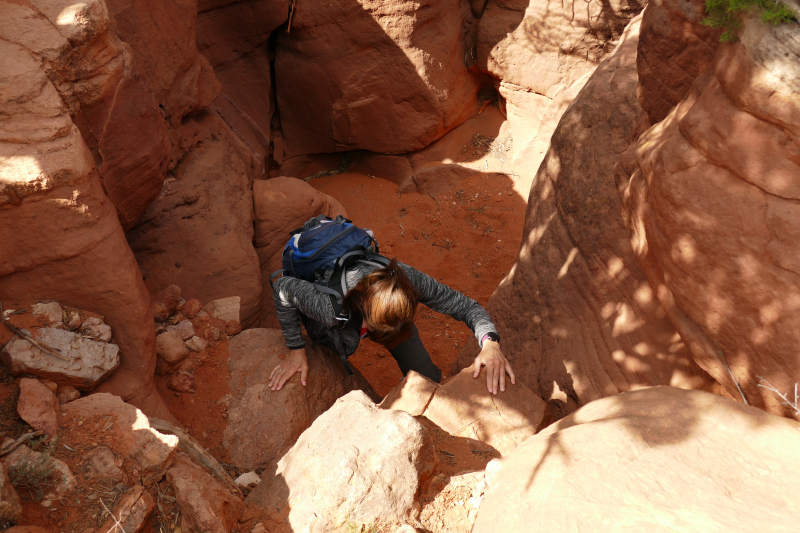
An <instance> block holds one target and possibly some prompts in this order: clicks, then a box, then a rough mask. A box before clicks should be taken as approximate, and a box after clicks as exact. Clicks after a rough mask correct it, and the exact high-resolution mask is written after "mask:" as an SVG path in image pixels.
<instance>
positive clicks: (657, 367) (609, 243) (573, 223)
mask: <svg viewBox="0 0 800 533" xmlns="http://www.w3.org/2000/svg"><path fill="white" fill-rule="evenodd" d="M639 20H640V19H638V18H637V19H635V20H634V21H633V22H632V23H631V25H630V26H629V27H628V29H627V30H626V33H625V35H624V36H623V39H622V41H621V42H620V44H619V46H618V47H617V49H616V50H615V51H614V53H613V54H612V55H611V56H610V57H609V58H608V59H606V60H605V61H604V62H603V63H602V64H601V65H600V66H599V67H598V68H597V70H596V71H595V72H594V74H593V75H592V77H591V79H590V80H589V81H588V83H587V84H586V86H585V87H584V88H583V90H582V91H581V93H580V95H579V96H578V98H577V99H576V100H575V101H574V102H573V103H572V104H571V106H570V107H569V109H568V110H567V111H566V112H565V113H564V116H563V117H562V119H561V122H560V124H559V126H558V129H557V130H556V132H555V134H554V135H553V139H552V143H551V146H550V150H549V151H548V154H547V157H546V158H545V161H544V162H543V163H542V166H541V167H540V169H539V172H538V174H537V176H536V179H535V181H534V187H533V188H532V189H531V193H530V197H529V199H528V213H527V216H526V220H525V227H524V230H523V237H522V246H521V248H520V251H519V256H518V258H517V262H516V264H515V265H514V267H513V269H512V270H511V273H510V274H509V275H508V276H507V277H506V278H505V279H504V280H503V281H502V282H501V284H500V286H499V287H498V289H497V291H496V292H495V294H494V295H493V296H492V298H491V299H490V301H489V306H488V307H489V311H490V313H491V315H492V317H493V319H494V320H495V323H496V325H497V327H498V328H499V330H500V336H501V338H502V345H503V352H504V353H505V355H506V357H508V358H509V360H510V361H511V363H512V365H513V366H514V371H515V373H516V375H517V378H518V379H519V380H520V381H521V382H523V383H524V384H525V385H527V386H528V387H529V388H530V389H531V390H532V391H533V392H534V393H535V394H537V395H538V396H540V397H541V398H543V399H544V400H545V401H547V402H548V403H549V404H550V408H551V410H552V413H553V416H554V417H555V418H556V419H558V418H561V417H563V416H564V415H566V414H568V413H569V412H571V411H573V410H575V408H576V407H577V406H579V405H583V404H585V403H588V402H590V401H592V400H596V399H598V398H602V397H605V396H608V395H610V394H615V393H618V392H623V391H627V390H630V389H631V388H635V387H640V386H642V385H658V384H669V385H674V386H680V387H684V388H700V387H703V386H707V384H708V383H709V382H710V381H711V380H710V379H709V378H708V376H707V375H705V373H704V372H703V371H702V370H701V369H700V368H699V367H698V366H697V365H696V364H695V363H694V361H693V360H692V358H691V356H690V354H689V352H688V350H687V349H686V347H685V346H684V345H683V343H682V342H681V341H680V338H679V337H678V336H677V335H676V331H675V328H674V327H673V326H672V325H671V324H670V322H669V320H668V319H667V317H666V316H665V313H664V310H663V309H662V308H661V306H660V305H659V303H658V300H657V298H656V296H655V294H654V291H653V289H651V287H650V285H649V283H648V281H647V278H646V277H645V275H644V273H643V272H642V271H641V269H640V268H639V264H638V261H637V259H636V256H635V254H634V253H633V249H632V247H631V244H630V238H629V236H628V235H629V234H628V229H627V228H626V226H625V222H624V219H623V217H622V206H621V201H620V198H619V193H618V191H617V188H616V184H615V181H614V173H613V169H614V165H615V163H616V162H617V159H618V157H619V154H620V153H621V152H623V151H624V150H625V149H626V148H627V146H628V144H629V143H630V142H631V140H632V137H633V135H634V124H635V122H636V120H637V118H638V116H639V114H640V113H641V108H640V106H639V102H638V100H637V98H636V89H637V85H638V76H637V73H636V50H637V41H638V30H639ZM610 110H613V113H612V112H611V111H610ZM476 348H477V343H475V346H474V347H473V349H472V351H469V350H467V351H465V353H463V354H462V355H461V356H460V357H459V361H458V366H460V367H461V368H463V367H466V366H467V365H469V364H471V362H472V359H473V357H474V355H475V353H476Z"/></svg>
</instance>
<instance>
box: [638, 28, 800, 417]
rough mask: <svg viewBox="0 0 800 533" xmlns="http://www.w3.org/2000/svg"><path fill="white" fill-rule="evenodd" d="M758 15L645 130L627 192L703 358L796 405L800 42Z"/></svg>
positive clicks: (649, 261) (720, 373) (778, 408)
mask: <svg viewBox="0 0 800 533" xmlns="http://www.w3.org/2000/svg"><path fill="white" fill-rule="evenodd" d="M796 35H797V26H796V24H789V25H781V26H777V27H767V26H765V25H764V24H762V23H760V22H758V21H755V20H751V21H749V22H748V23H747V24H746V25H745V26H744V27H743V30H742V32H741V34H740V38H741V40H740V42H738V43H735V44H724V45H720V48H719V52H718V54H717V57H716V60H715V62H714V65H713V66H712V68H711V69H710V70H709V71H708V72H707V73H706V74H704V75H703V76H702V77H700V78H698V79H697V80H696V81H695V84H694V86H693V88H692V91H691V93H690V94H689V95H688V96H687V97H686V98H685V99H684V100H683V101H682V102H681V103H680V104H679V105H678V106H677V107H676V108H675V109H673V110H672V112H670V114H669V115H668V116H667V118H666V119H665V120H664V121H663V122H661V123H659V124H657V125H656V126H654V127H652V128H651V129H650V130H648V131H647V133H645V134H644V135H643V136H642V137H641V139H639V142H638V145H637V148H636V163H637V164H636V166H635V167H634V172H633V175H632V176H631V178H630V183H629V186H628V188H627V189H626V190H625V191H624V197H625V200H626V201H625V206H626V208H627V210H628V213H629V216H630V217H631V225H632V234H633V236H632V242H633V246H634V249H635V251H636V253H637V255H638V257H639V259H640V261H641V264H642V267H643V269H644V271H645V272H646V274H647V276H648V278H649V280H650V284H651V286H652V287H653V291H654V294H655V295H656V296H657V297H658V299H659V301H660V302H661V304H662V305H663V307H664V309H665V310H666V311H667V313H668V315H669V318H670V320H671V321H672V322H673V324H674V325H675V327H676V328H677V330H678V331H679V332H680V334H681V337H682V338H683V339H684V340H685V342H686V343H687V345H688V346H689V347H690V349H691V353H692V356H693V357H694V358H695V360H696V361H697V362H698V364H700V366H702V367H703V368H704V369H705V370H706V371H708V372H709V374H711V375H712V376H713V377H714V378H715V379H716V380H717V381H719V382H720V383H723V384H724V385H725V387H726V388H727V390H728V392H729V393H730V394H732V395H734V396H735V397H737V398H738V397H739V393H738V391H737V387H736V383H735V382H734V381H733V380H732V378H731V375H730V373H729V372H728V370H727V369H726V367H725V363H727V365H729V366H730V369H731V371H732V373H733V375H734V376H735V377H736V380H738V382H739V384H740V385H741V387H742V389H743V390H744V395H745V396H746V397H747V398H748V400H749V401H750V402H752V403H753V404H754V405H757V406H762V407H766V408H767V409H769V410H770V411H773V412H776V413H783V414H790V413H788V412H787V411H786V407H785V406H782V405H780V402H781V400H780V399H778V398H777V397H776V396H775V395H774V394H773V393H772V392H770V391H768V390H766V389H764V388H760V387H758V384H759V376H763V377H764V378H765V379H767V380H768V381H769V382H770V383H771V384H772V385H774V386H775V387H777V388H778V389H779V390H780V391H781V392H784V393H786V392H789V391H791V390H793V389H794V384H795V383H796V382H798V381H800V364H799V363H800V361H799V360H798V357H799V356H798V354H799V353H800V335H798V333H797V332H798V331H800V290H799V289H798V287H800V260H799V258H800V244H798V243H800V240H798V237H800V233H798V227H800V226H799V225H798V221H799V220H800V208H799V207H798V200H800V181H798V176H800V142H798V139H800V100H798V94H799V92H798V91H799V90H800V68H799V67H798V65H800V62H798V59H800V47H798V42H797V37H796Z"/></svg>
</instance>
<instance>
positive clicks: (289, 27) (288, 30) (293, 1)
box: [286, 0, 297, 33]
mask: <svg viewBox="0 0 800 533" xmlns="http://www.w3.org/2000/svg"><path fill="white" fill-rule="evenodd" d="M296 3H297V0H292V10H291V11H289V26H288V27H287V28H286V33H289V32H291V31H292V15H294V5H295V4H296Z"/></svg>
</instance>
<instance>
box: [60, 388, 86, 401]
mask: <svg viewBox="0 0 800 533" xmlns="http://www.w3.org/2000/svg"><path fill="white" fill-rule="evenodd" d="M80 397H81V393H80V392H79V391H78V390H77V389H76V388H75V387H70V386H64V387H59V388H58V393H57V394H56V398H58V403H59V404H62V405H63V404H65V403H69V402H71V401H73V400H77V399H78V398H80Z"/></svg>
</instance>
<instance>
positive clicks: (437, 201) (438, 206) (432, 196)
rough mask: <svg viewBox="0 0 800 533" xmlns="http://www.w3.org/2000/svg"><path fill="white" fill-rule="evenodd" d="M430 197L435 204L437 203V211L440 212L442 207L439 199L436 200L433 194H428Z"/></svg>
mask: <svg viewBox="0 0 800 533" xmlns="http://www.w3.org/2000/svg"><path fill="white" fill-rule="evenodd" d="M428 196H430V197H431V198H433V201H434V202H436V210H437V211H438V210H439V208H440V207H441V206H440V205H439V200H437V199H436V197H435V196H434V195H432V194H431V193H428Z"/></svg>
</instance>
